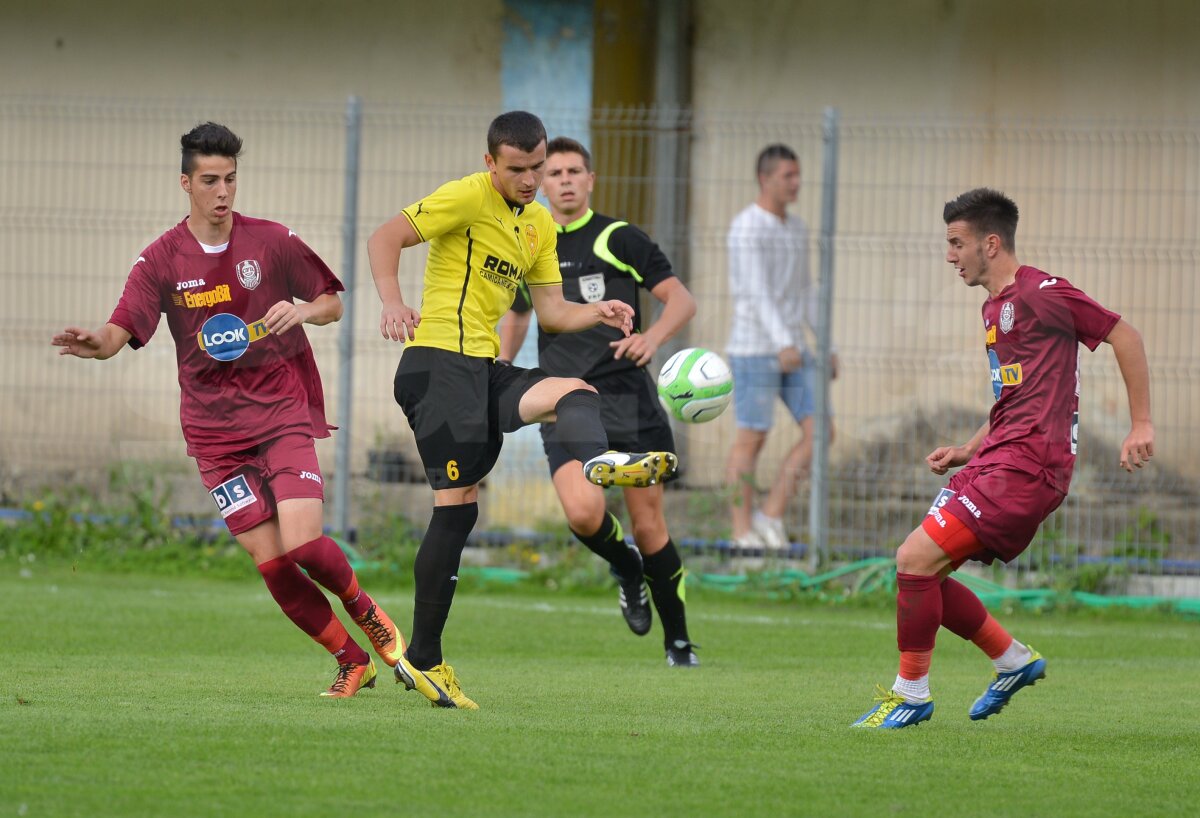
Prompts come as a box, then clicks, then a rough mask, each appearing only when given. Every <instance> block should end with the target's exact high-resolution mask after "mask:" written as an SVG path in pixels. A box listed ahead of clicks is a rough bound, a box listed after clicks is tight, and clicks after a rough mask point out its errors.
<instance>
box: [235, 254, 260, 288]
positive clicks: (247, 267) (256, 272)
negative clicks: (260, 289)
mask: <svg viewBox="0 0 1200 818" xmlns="http://www.w3.org/2000/svg"><path fill="white" fill-rule="evenodd" d="M233 269H234V270H235V271H236V272H237V277H238V281H239V282H240V283H241V285H242V286H243V287H245V288H246V289H247V290H253V289H254V288H255V287H257V286H258V285H259V282H261V281H262V268H261V267H259V266H258V262H257V261H255V260H254V259H252V258H251V259H246V260H245V261H239V262H238V263H237V266H236V267H234V268H233Z"/></svg>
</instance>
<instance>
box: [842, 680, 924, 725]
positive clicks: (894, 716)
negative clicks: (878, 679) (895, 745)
mask: <svg viewBox="0 0 1200 818" xmlns="http://www.w3.org/2000/svg"><path fill="white" fill-rule="evenodd" d="M875 701H877V702H879V704H877V705H875V706H874V707H873V708H871V709H870V710H868V711H867V712H866V713H864V714H863V715H862V718H860V719H859V720H858V721H856V722H854V724H852V725H850V726H851V727H873V728H876V729H880V730H898V729H900V728H901V727H911V726H912V725H914V724H920V723H921V722H923V721H929V719H930V718H932V717H933V699H929V700H928V701H923V702H921V703H920V704H909V703H908V702H907V701H905V700H904V697H903V696H901V695H900V694H899V693H897V692H896V691H894V690H884V689H883V687H881V686H880V685H875Z"/></svg>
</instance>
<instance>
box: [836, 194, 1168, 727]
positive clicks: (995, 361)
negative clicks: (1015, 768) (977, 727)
mask: <svg viewBox="0 0 1200 818" xmlns="http://www.w3.org/2000/svg"><path fill="white" fill-rule="evenodd" d="M1017 215H1018V214H1017V206H1016V205H1015V204H1014V203H1013V202H1012V200H1011V199H1009V198H1008V197H1006V196H1005V195H1004V194H1002V193H999V192H997V191H995V190H989V189H987V188H978V189H976V190H971V191H968V192H966V193H964V194H962V195H961V196H959V197H958V198H956V199H954V200H953V201H951V202H948V203H947V204H946V207H945V211H944V213H943V218H944V219H945V221H946V243H947V250H946V261H948V262H949V263H950V264H952V265H954V269H955V270H956V271H957V273H958V275H959V277H960V278H962V279H963V281H965V282H966V284H967V286H969V287H975V286H982V287H984V288H985V289H986V290H987V291H988V298H987V300H986V301H985V302H984V304H983V331H984V334H985V348H986V350H987V356H988V362H989V366H990V369H991V378H992V391H993V393H994V396H995V399H996V402H995V404H994V405H993V407H992V410H991V413H990V415H989V418H988V421H987V422H986V423H985V424H984V425H983V426H982V427H981V428H980V429H979V431H978V432H976V433H975V435H974V436H973V437H972V438H971V439H970V440H969V441H967V442H966V443H965V444H963V445H961V446H940V447H938V448H937V449H934V450H933V451H932V452H931V453H930V454H929V455H928V456H927V457H926V458H925V461H926V463H928V464H929V468H930V469H932V470H933V472H934V473H935V474H945V473H946V472H947V471H948V470H949V469H952V468H954V467H956V466H965V468H963V469H962V471H960V472H958V473H957V474H955V475H954V476H953V477H952V478H950V482H949V484H948V485H947V487H946V488H944V489H942V490H941V492H940V493H939V494H938V496H937V498H936V499H935V500H934V503H933V506H932V507H931V508H930V509H929V512H928V514H927V516H926V517H925V519H924V521H923V522H922V523H921V525H920V526H918V527H917V528H916V529H915V530H914V531H913V532H912V533H911V534H909V535H908V538H907V539H906V540H905V541H904V542H903V543H902V544H901V546H900V549H899V551H898V552H897V553H896V584H897V610H896V631H897V643H898V645H899V648H900V672H899V674H898V675H897V676H896V681H895V684H894V685H893V686H892V689H891V690H888V691H884V690H882V689H881V690H880V691H879V693H880V695H879V696H878V697H877V701H878V704H877V705H876V706H875V707H874V708H872V709H871V710H870V711H868V712H867V713H865V714H864V715H863V716H862V717H861V718H859V720H858V721H856V722H855V723H854V724H855V726H862V727H869V728H881V729H894V728H902V727H909V726H911V725H913V724H917V723H919V722H922V721H925V720H927V719H929V718H930V717H932V715H933V699H932V697H931V696H930V692H929V663H930V657H931V655H932V652H933V645H934V638H935V637H936V636H937V630H938V627H939V626H942V627H945V628H946V629H947V630H949V631H951V632H952V633H955V634H957V635H958V636H960V637H962V638H963V639H969V640H971V641H972V642H974V643H975V644H976V645H977V646H979V648H980V649H981V650H982V651H984V653H986V654H987V655H988V657H989V658H991V660H992V662H993V663H994V665H995V668H996V673H995V676H994V677H993V679H992V683H991V684H990V685H988V688H987V690H985V691H984V693H983V695H982V696H980V697H979V698H978V699H977V700H976V701H975V704H974V705H973V706H972V707H971V709H970V712H969V716H970V718H972V719H986V718H987V717H988V716H991V715H994V714H996V713H999V712H1000V710H1001V709H1003V708H1004V706H1005V705H1006V704H1008V702H1009V699H1011V698H1012V696H1013V694H1014V693H1016V692H1017V691H1018V690H1020V689H1022V688H1024V687H1025V686H1027V685H1032V684H1034V683H1035V682H1036V681H1037V680H1039V679H1042V678H1044V677H1045V675H1046V660H1045V658H1043V657H1042V656H1041V654H1039V653H1038V652H1037V651H1035V650H1033V649H1032V648H1031V647H1028V646H1026V645H1023V644H1022V643H1020V642H1018V641H1017V640H1015V639H1013V637H1012V636H1010V635H1009V634H1008V632H1007V631H1006V630H1005V629H1004V628H1003V627H1002V626H1001V625H1000V624H999V623H998V622H997V621H996V620H995V619H994V618H992V616H991V614H989V613H988V612H987V610H986V609H984V607H983V604H982V603H981V602H980V601H979V598H978V597H977V596H975V594H973V593H971V591H969V590H968V589H967V588H966V586H964V585H963V584H961V583H959V582H957V581H955V580H954V579H951V578H950V577H949V574H950V573H951V572H952V571H954V569H956V568H958V567H959V566H960V565H962V564H963V563H964V562H966V561H967V560H978V561H980V562H984V563H991V562H992V561H993V560H995V559H997V558H999V559H1001V560H1003V561H1004V562H1009V561H1011V560H1013V559H1015V558H1016V557H1017V556H1019V555H1020V554H1021V553H1022V552H1023V551H1024V550H1025V548H1026V547H1027V546H1028V545H1029V543H1030V541H1031V540H1032V539H1033V536H1034V534H1035V533H1036V532H1037V528H1038V526H1039V525H1040V524H1041V523H1042V521H1043V520H1045V519H1046V517H1047V516H1049V515H1050V513H1051V512H1052V511H1054V509H1056V508H1058V506H1059V504H1061V503H1062V501H1063V500H1064V499H1065V498H1066V495H1067V489H1068V487H1069V486H1070V482H1071V472H1072V470H1073V468H1074V466H1075V450H1076V444H1077V442H1078V440H1079V344H1080V342H1082V343H1083V344H1085V345H1086V346H1087V348H1088V349H1089V350H1095V349H1096V347H1098V346H1099V345H1100V343H1101V342H1104V343H1108V344H1111V345H1112V348H1113V352H1114V353H1115V355H1116V358H1117V365H1118V366H1119V367H1120V370H1121V377H1122V378H1123V379H1124V381H1125V391H1126V393H1127V394H1128V398H1129V415H1130V421H1131V429H1130V432H1129V434H1128V435H1127V436H1126V437H1125V440H1124V442H1123V443H1122V444H1121V460H1120V464H1121V466H1122V468H1124V469H1125V470H1126V471H1130V472H1132V471H1134V470H1135V469H1140V468H1142V467H1143V466H1144V465H1146V463H1147V462H1149V460H1150V458H1151V457H1152V456H1153V455H1154V426H1153V424H1152V423H1151V420H1150V371H1149V366H1148V365H1147V363H1146V351H1145V348H1144V346H1143V344H1142V337H1141V335H1140V334H1139V333H1138V331H1137V330H1136V329H1134V328H1133V327H1132V326H1131V325H1130V324H1128V323H1127V322H1126V321H1124V320H1122V318H1121V316H1119V315H1118V314H1116V313H1115V312H1110V311H1109V310H1106V309H1105V308H1104V307H1102V306H1100V305H1099V304H1097V303H1096V302H1095V301H1093V300H1092V299H1091V298H1089V297H1088V296H1087V295H1085V294H1084V293H1083V292H1082V291H1080V290H1078V289H1076V288H1075V287H1073V286H1072V285H1071V284H1070V282H1068V281H1067V280H1066V279H1064V278H1062V277H1060V276H1053V275H1050V274H1048V273H1044V272H1042V271H1041V270H1038V269H1036V268H1034V267H1030V266H1028V265H1022V264H1021V263H1020V262H1018V261H1017V257H1016V231H1017Z"/></svg>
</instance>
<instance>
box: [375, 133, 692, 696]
mask: <svg viewBox="0 0 1200 818" xmlns="http://www.w3.org/2000/svg"><path fill="white" fill-rule="evenodd" d="M487 147H488V150H487V154H485V156H484V162H485V164H486V165H487V171H486V172H483V173H476V174H472V175H471V176H466V177H464V178H462V179H458V180H455V181H451V182H447V183H446V184H444V185H442V186H441V187H440V188H438V189H437V190H435V191H434V192H433V193H431V194H430V195H428V196H426V197H425V198H423V199H421V200H420V201H418V202H416V203H414V204H412V205H409V206H408V207H406V208H404V209H403V210H402V211H401V212H400V213H399V214H398V215H397V216H395V217H394V218H392V219H391V220H390V221H388V222H387V223H385V224H384V225H383V226H381V227H380V228H379V229H378V230H376V231H375V233H374V234H372V236H371V238H370V240H369V241H368V242H367V253H368V255H369V257H370V261H371V275H372V277H373V278H374V280H375V288H376V290H378V292H379V298H380V300H381V301H382V302H383V311H382V314H381V316H380V326H379V329H380V332H381V333H382V335H383V337H384V338H386V339H388V340H392V341H400V342H401V343H405V342H407V344H408V349H407V350H406V351H405V353H404V355H402V356H401V358H400V365H399V367H397V369H396V381H395V397H396V402H397V403H399V404H400V406H401V408H402V409H403V410H404V414H405V415H406V416H407V418H408V422H409V425H410V426H411V427H412V429H413V432H414V434H415V436H416V441H417V450H418V452H419V453H420V455H421V461H422V463H423V464H424V466H425V477H426V479H427V480H428V481H429V484H430V485H431V486H432V487H433V505H434V509H433V516H432V517H431V519H430V521H429V528H428V529H427V530H426V532H425V537H424V538H423V539H422V541H421V546H420V548H419V549H418V551H417V558H416V562H415V564H414V566H413V574H414V576H415V578H416V591H415V594H414V602H413V631H412V639H411V641H410V642H409V645H408V650H407V651H406V652H405V653H404V654H403V655H402V656H401V657H400V659H399V662H398V663H397V665H396V678H397V680H398V681H400V682H403V683H404V685H405V686H406V687H407V688H409V689H410V690H414V689H415V690H417V691H418V692H419V693H421V695H423V696H425V697H426V698H427V699H429V700H430V701H431V702H432V703H433V705H434V706H435V707H459V708H466V709H470V710H476V709H478V705H476V704H475V702H473V701H472V700H471V699H469V698H467V697H466V695H465V694H464V693H463V692H462V688H461V686H460V685H459V683H458V680H457V679H456V678H455V675H454V670H453V669H452V668H451V667H450V665H448V664H446V663H445V662H444V661H443V658H442V631H443V629H444V627H445V624H446V619H447V617H448V616H449V614H450V605H451V603H452V602H453V599H454V588H455V583H457V581H458V576H457V574H458V565H459V560H460V559H461V557H462V550H463V548H464V546H465V545H466V543H467V537H468V535H469V534H470V533H471V529H472V528H474V526H475V521H476V520H477V519H478V516H479V507H478V504H477V499H478V496H479V488H478V484H479V481H480V480H482V479H483V478H484V477H485V476H486V475H487V473H488V472H489V471H491V469H492V466H493V465H495V462H496V458H497V457H498V456H499V454H500V447H501V445H502V443H503V435H504V433H505V432H512V431H515V430H516V429H518V428H520V427H522V426H526V425H528V424H532V423H542V422H548V421H554V422H555V424H556V428H557V430H558V443H559V444H560V445H562V446H563V447H564V448H566V449H567V450H568V451H569V452H571V455H572V457H574V458H575V459H577V460H579V461H580V462H581V463H583V470H584V474H585V475H586V476H587V478H588V480H591V481H592V482H594V483H596V484H597V485H602V486H610V485H621V486H646V485H653V484H655V483H657V482H658V481H660V480H662V479H663V478H665V477H667V476H670V475H671V474H673V473H674V471H675V468H676V465H677V462H676V459H675V455H674V454H672V453H670V452H644V453H630V452H612V451H607V449H608V438H607V437H606V435H605V432H604V425H603V424H602V423H601V420H600V399H599V396H598V395H597V394H596V390H595V388H593V387H592V386H589V385H588V384H587V383H586V382H584V381H582V380H580V379H578V378H552V377H549V376H548V375H546V374H545V373H544V372H542V371H541V370H538V369H532V370H527V369H522V368H520V367H515V366H510V365H506V364H503V363H497V362H496V356H497V355H498V353H499V350H500V339H499V336H498V335H497V334H496V324H497V322H498V321H499V320H500V318H501V316H503V315H504V313H505V312H507V311H508V308H509V307H510V306H511V305H512V302H513V297H514V294H515V293H516V290H517V287H518V286H520V284H521V283H522V282H524V283H525V284H527V285H528V286H529V290H530V293H531V297H532V300H533V308H534V310H535V312H536V313H537V316H538V322H539V324H540V325H541V326H542V327H544V328H545V329H547V330H549V331H552V332H577V331H580V330H585V329H589V328H591V327H594V326H596V325H597V324H601V323H603V324H606V325H608V326H611V327H616V328H618V329H620V330H621V331H622V332H624V333H625V334H626V335H628V334H629V331H630V328H631V327H632V320H633V309H632V308H631V307H630V306H629V305H628V304H625V303H624V302H621V301H598V302H595V303H592V304H577V303H573V302H568V301H566V300H565V299H564V298H563V294H562V277H561V276H560V274H559V270H558V254H557V252H556V249H555V245H556V238H557V235H556V230H555V224H554V220H553V219H552V218H551V217H550V213H549V212H548V211H547V210H546V208H544V207H542V206H541V205H540V204H538V203H537V202H535V201H534V196H535V195H536V194H537V190H538V187H539V186H540V185H541V182H542V175H543V172H544V168H545V163H546V129H545V127H544V126H543V125H542V122H541V120H540V119H538V118H537V117H536V116H534V115H533V114H530V113H526V112H524V111H511V112H509V113H506V114H501V115H500V116H498V117H496V119H495V120H493V121H492V124H491V126H490V127H489V128H488V146H487ZM426 241H428V242H429V243H430V247H429V258H428V261H427V262H426V265H425V277H424V290H423V292H422V295H421V307H420V309H419V310H418V309H415V308H413V307H410V306H408V305H407V304H406V303H405V302H404V298H403V295H402V294H401V292H400V283H399V280H398V275H397V273H398V270H399V263H400V252H401V250H403V249H404V248H406V247H413V246H415V245H417V244H420V243H422V242H426Z"/></svg>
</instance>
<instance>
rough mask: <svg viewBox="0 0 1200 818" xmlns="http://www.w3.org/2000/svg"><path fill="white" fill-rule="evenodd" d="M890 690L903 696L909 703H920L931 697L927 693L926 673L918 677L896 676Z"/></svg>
mask: <svg viewBox="0 0 1200 818" xmlns="http://www.w3.org/2000/svg"><path fill="white" fill-rule="evenodd" d="M892 690H894V691H896V692H897V693H899V694H900V695H901V696H903V697H904V701H906V702H908V703H909V704H922V703H924V702H926V701H929V699H931V698H932V696H930V694H929V674H928V673H926V674H925V675H924V676H922V677H921V678H920V679H904V678H902V677H900V676H897V677H896V683H895V684H893V685H892Z"/></svg>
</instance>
